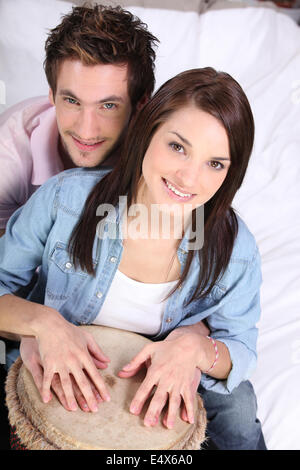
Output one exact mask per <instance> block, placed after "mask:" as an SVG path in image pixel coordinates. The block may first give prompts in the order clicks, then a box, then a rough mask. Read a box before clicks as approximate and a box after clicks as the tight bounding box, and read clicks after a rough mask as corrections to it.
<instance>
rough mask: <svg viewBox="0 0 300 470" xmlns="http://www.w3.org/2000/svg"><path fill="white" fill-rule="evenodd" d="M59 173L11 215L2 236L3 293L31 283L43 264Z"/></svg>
mask: <svg viewBox="0 0 300 470" xmlns="http://www.w3.org/2000/svg"><path fill="white" fill-rule="evenodd" d="M56 191H57V180H56V177H53V178H51V179H50V180H48V181H47V182H46V183H45V184H44V185H42V186H41V187H40V188H39V189H38V190H37V191H36V192H35V193H34V194H33V195H32V196H31V197H30V198H29V200H28V201H27V202H26V204H24V205H23V206H22V207H20V208H19V209H17V210H16V211H15V212H14V213H13V215H12V216H11V217H10V219H9V221H8V223H7V226H6V232H5V235H3V236H2V237H1V238H0V296H2V295H4V294H13V293H15V292H16V291H17V290H18V289H19V288H20V287H23V286H26V285H28V284H29V282H30V280H31V279H32V276H33V274H34V272H35V270H36V268H37V267H38V266H40V265H41V264H42V258H43V253H44V249H45V244H46V242H47V238H48V235H49V232H50V230H51V227H52V225H53V223H54V220H55V203H54V202H55V197H56Z"/></svg>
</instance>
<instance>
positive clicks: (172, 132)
mask: <svg viewBox="0 0 300 470" xmlns="http://www.w3.org/2000/svg"><path fill="white" fill-rule="evenodd" d="M169 133H170V134H175V135H177V137H179V139H181V140H182V142H184V143H185V144H187V145H189V146H190V147H193V146H192V144H191V143H190V142H189V141H188V140H187V139H186V138H185V137H183V136H182V135H180V134H178V132H176V131H169ZM212 158H213V159H214V160H227V161H229V162H230V158H228V157H212Z"/></svg>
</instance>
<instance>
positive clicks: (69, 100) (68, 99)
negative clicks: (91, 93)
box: [64, 96, 77, 104]
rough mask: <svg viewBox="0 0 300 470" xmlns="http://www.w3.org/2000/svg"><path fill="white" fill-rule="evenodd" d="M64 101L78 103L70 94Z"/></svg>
mask: <svg viewBox="0 0 300 470" xmlns="http://www.w3.org/2000/svg"><path fill="white" fill-rule="evenodd" d="M64 101H65V102H66V103H69V104H77V101H76V100H75V99H74V98H69V97H68V96H67V97H66V98H64Z"/></svg>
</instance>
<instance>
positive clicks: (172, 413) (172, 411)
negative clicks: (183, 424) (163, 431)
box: [165, 392, 181, 429]
mask: <svg viewBox="0 0 300 470" xmlns="http://www.w3.org/2000/svg"><path fill="white" fill-rule="evenodd" d="M180 404H181V396H180V395H179V394H178V393H175V392H174V393H171V394H170V395H169V407H168V413H167V416H166V420H165V426H166V427H167V428H168V429H172V428H173V427H174V424H175V420H176V416H177V413H178V409H179V408H180Z"/></svg>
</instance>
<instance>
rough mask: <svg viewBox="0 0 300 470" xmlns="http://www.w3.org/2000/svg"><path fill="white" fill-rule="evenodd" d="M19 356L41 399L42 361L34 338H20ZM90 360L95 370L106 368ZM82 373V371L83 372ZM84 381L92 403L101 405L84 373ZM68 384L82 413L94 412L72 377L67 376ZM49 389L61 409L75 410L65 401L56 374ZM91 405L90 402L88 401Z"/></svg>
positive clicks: (102, 362)
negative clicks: (90, 392) (69, 383)
mask: <svg viewBox="0 0 300 470" xmlns="http://www.w3.org/2000/svg"><path fill="white" fill-rule="evenodd" d="M20 355H21V358H22V360H23V363H24V365H25V367H26V368H27V369H28V370H29V372H30V373H31V375H32V377H33V380H34V382H35V385H36V387H37V389H38V390H39V392H40V395H41V397H42V396H43V381H44V371H43V366H42V361H41V356H40V353H39V348H38V342H37V340H36V338H34V337H22V339H21V343H20ZM91 358H92V359H93V361H94V364H95V366H96V367H97V368H99V369H105V368H106V367H107V362H104V361H101V360H99V359H97V358H96V357H94V356H91ZM83 372H84V371H83ZM84 374H85V377H86V381H87V382H88V384H89V386H90V388H91V390H92V393H93V400H92V403H94V404H95V403H98V404H99V403H101V402H102V401H103V399H102V398H101V396H100V394H99V392H98V390H97V388H96V387H95V385H94V384H93V382H92V381H91V380H90V378H89V376H88V375H87V374H86V373H85V372H84ZM69 378H70V382H71V384H72V388H73V394H74V397H75V401H76V402H77V403H78V405H79V407H80V408H81V409H82V410H83V411H95V406H94V408H91V407H90V406H89V405H88V403H87V400H86V398H85V396H84V395H83V393H82V391H81V390H80V388H79V386H78V385H77V383H76V381H75V380H74V377H73V376H72V375H70V376H69ZM51 389H52V391H53V392H54V393H55V395H56V396H57V398H58V400H59V401H60V403H61V404H62V405H63V407H64V408H65V409H66V410H68V411H72V410H75V409H76V408H77V406H76V407H75V406H73V407H71V406H70V405H69V404H68V401H67V399H66V395H65V392H64V389H63V386H62V383H61V380H60V376H59V374H58V373H55V374H54V375H53V378H52V382H51ZM49 399H50V400H51V399H52V394H51V392H50V394H49ZM90 403H91V401H90Z"/></svg>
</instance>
